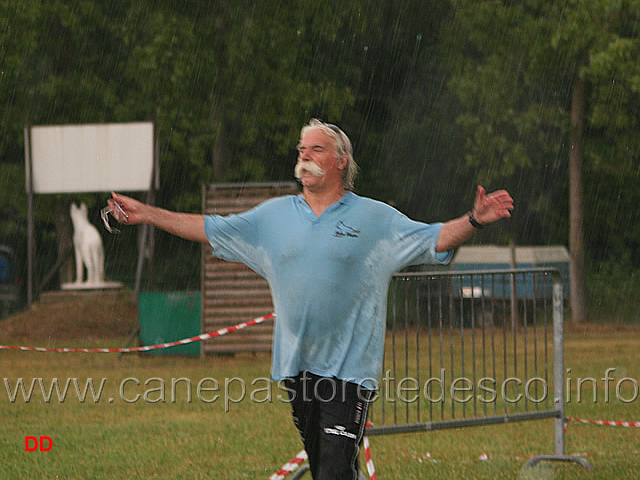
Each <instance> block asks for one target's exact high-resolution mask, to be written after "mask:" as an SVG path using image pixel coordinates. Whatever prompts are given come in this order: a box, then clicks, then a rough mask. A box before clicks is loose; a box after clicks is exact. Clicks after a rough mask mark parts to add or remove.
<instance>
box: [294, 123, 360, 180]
mask: <svg viewBox="0 0 640 480" xmlns="http://www.w3.org/2000/svg"><path fill="white" fill-rule="evenodd" d="M313 128H318V129H320V130H322V131H323V132H324V133H326V134H327V135H329V136H330V137H331V138H333V139H334V140H335V153H336V156H338V157H339V158H344V157H346V158H347V168H345V169H344V172H343V174H342V186H343V188H344V189H345V190H347V191H350V190H353V183H354V181H355V179H356V175H357V174H358V164H357V163H356V161H355V160H354V159H353V146H352V145H351V140H349V137H347V134H346V133H344V132H343V131H342V130H341V129H340V128H339V127H338V126H336V125H333V124H331V123H325V122H322V121H320V120H318V119H316V118H313V119H312V120H311V121H310V122H309V123H308V124H307V125H305V126H304V127H302V130H301V131H300V136H301V137H302V136H304V134H305V133H306V132H307V130H311V129H313Z"/></svg>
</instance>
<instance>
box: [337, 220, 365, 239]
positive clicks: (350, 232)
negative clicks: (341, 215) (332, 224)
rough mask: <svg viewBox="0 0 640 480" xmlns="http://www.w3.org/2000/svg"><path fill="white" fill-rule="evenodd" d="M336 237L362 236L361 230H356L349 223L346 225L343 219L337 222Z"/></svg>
mask: <svg viewBox="0 0 640 480" xmlns="http://www.w3.org/2000/svg"><path fill="white" fill-rule="evenodd" d="M333 236H334V237H352V238H358V237H359V236H360V230H356V229H355V228H353V227H350V226H349V225H346V224H345V223H344V222H343V221H342V220H341V221H339V222H338V223H337V224H336V231H335V233H334V234H333Z"/></svg>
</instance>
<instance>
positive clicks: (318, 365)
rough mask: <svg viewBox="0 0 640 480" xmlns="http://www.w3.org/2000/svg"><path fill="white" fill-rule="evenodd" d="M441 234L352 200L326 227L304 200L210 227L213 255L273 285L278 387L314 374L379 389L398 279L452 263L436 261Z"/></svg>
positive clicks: (331, 213) (290, 199) (447, 255)
mask: <svg viewBox="0 0 640 480" xmlns="http://www.w3.org/2000/svg"><path fill="white" fill-rule="evenodd" d="M441 227H442V224H441V223H436V224H425V223H421V222H416V221H414V220H411V219H409V218H408V217H407V216H405V215H404V214H402V213H400V212H399V211H398V210H396V209H394V208H393V207H391V206H389V205H387V204H385V203H382V202H378V201H375V200H372V199H369V198H365V197H360V196H358V195H356V194H354V193H351V192H348V193H346V194H345V195H344V196H343V197H342V199H341V200H340V201H338V202H337V203H335V204H333V205H332V206H331V207H329V208H328V209H327V210H325V212H324V213H323V214H322V215H320V216H319V217H317V216H316V215H315V214H314V213H313V211H312V210H311V208H310V207H309V205H308V204H307V203H306V202H305V200H304V199H303V197H302V195H297V196H295V195H289V196H284V197H279V198H275V199H272V200H268V201H266V202H264V203H262V204H260V205H258V206H257V207H255V208H253V209H251V210H248V211H246V212H243V213H241V214H238V215H229V216H227V217H221V216H218V215H212V216H207V217H206V218H205V231H206V234H207V237H208V239H209V242H210V244H211V246H212V247H213V254H214V255H215V256H217V257H219V258H222V259H224V260H228V261H232V262H242V263H244V264H246V265H247V266H249V267H250V268H251V269H253V270H254V271H256V272H257V273H258V274H260V275H261V276H263V277H264V278H265V279H267V281H268V282H269V286H270V288H271V295H272V297H273V304H274V307H275V313H276V324H275V331H274V337H273V352H272V364H271V376H272V378H273V380H276V381H277V380H281V379H283V378H286V377H292V376H295V375H298V374H299V373H300V372H302V371H305V370H306V371H309V372H311V373H315V374H316V375H321V376H327V377H337V378H340V379H343V380H347V381H351V382H355V383H358V384H362V385H363V386H366V387H369V388H371V387H373V386H374V385H375V381H377V379H378V376H379V375H380V371H381V368H382V355H383V346H384V338H385V327H386V312H387V291H388V288H389V282H390V280H391V276H392V274H393V273H395V272H396V271H398V270H400V269H402V268H404V267H405V266H408V265H416V264H422V263H430V264H435V263H448V262H449V261H450V259H451V256H452V252H451V251H449V252H443V253H436V251H435V249H436V242H437V240H438V235H439V233H440V228H441Z"/></svg>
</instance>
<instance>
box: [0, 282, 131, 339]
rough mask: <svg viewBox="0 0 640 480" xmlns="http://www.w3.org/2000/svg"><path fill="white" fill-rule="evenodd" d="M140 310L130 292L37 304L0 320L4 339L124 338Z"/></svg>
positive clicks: (61, 299) (0, 329)
mask: <svg viewBox="0 0 640 480" xmlns="http://www.w3.org/2000/svg"><path fill="white" fill-rule="evenodd" d="M137 319H138V309H137V307H136V304H135V301H134V296H133V294H131V293H130V292H128V293H127V292H121V293H118V294H116V295H113V294H112V295H105V294H102V295H101V294H99V293H96V294H94V295H88V296H83V297H82V296H79V297H75V298H64V297H62V298H58V299H56V300H55V301H49V302H46V303H45V302H39V303H34V304H33V306H32V307H31V308H30V309H29V310H27V311H24V312H21V313H18V314H16V315H13V316H11V317H8V318H6V319H4V320H2V321H0V339H18V338H29V339H34V340H39V339H56V340H58V339H59V340H67V339H78V338H92V339H100V338H122V337H126V336H127V335H129V333H131V331H132V330H133V329H134V328H135V327H136V325H137Z"/></svg>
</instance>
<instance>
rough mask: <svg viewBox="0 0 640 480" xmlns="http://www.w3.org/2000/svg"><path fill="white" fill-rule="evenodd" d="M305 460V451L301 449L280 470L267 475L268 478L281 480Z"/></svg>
mask: <svg viewBox="0 0 640 480" xmlns="http://www.w3.org/2000/svg"><path fill="white" fill-rule="evenodd" d="M306 460H307V452H306V451H304V450H302V451H301V452H299V453H298V454H297V455H296V456H295V457H293V459H291V460H289V461H288V462H287V463H285V464H284V465H283V466H282V468H281V469H280V470H278V471H277V472H276V473H274V474H273V475H271V476H270V477H269V480H283V479H284V478H285V477H286V476H287V475H289V474H290V473H293V472H295V471H296V470H297V469H298V468H300V465H302V464H303V463H304V462H305V461H306Z"/></svg>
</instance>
